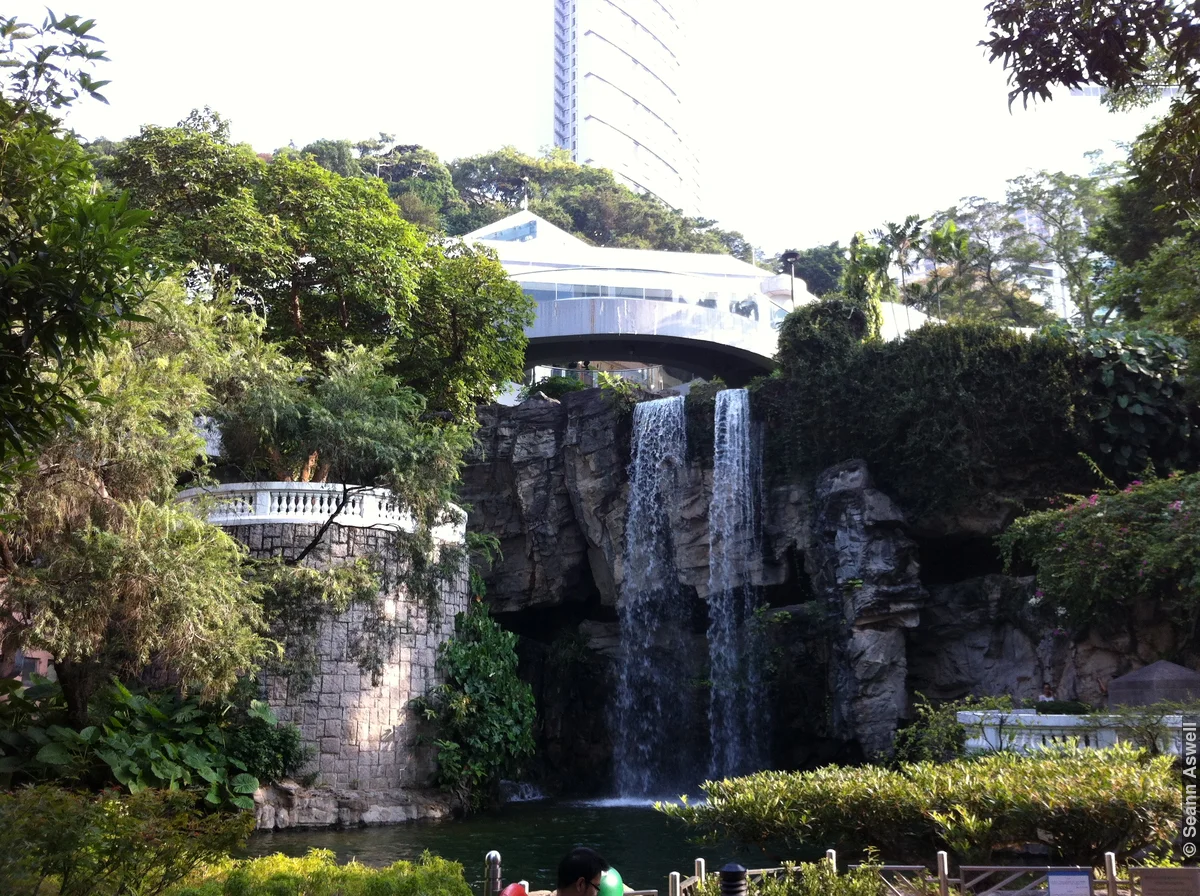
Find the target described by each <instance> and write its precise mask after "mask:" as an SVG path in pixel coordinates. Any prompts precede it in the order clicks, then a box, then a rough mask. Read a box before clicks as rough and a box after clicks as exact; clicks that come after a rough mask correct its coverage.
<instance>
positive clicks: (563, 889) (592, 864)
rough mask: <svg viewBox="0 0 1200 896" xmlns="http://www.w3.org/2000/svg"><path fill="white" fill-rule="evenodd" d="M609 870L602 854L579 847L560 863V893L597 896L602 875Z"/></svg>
mask: <svg viewBox="0 0 1200 896" xmlns="http://www.w3.org/2000/svg"><path fill="white" fill-rule="evenodd" d="M607 870H608V862H606V861H604V857H603V856H601V855H600V853H598V852H596V850H594V849H588V848H587V847H586V846H577V847H576V848H575V849H573V850H571V851H570V852H569V853H567V854H566V856H565V857H564V858H563V860H562V861H561V862H559V863H558V892H559V893H560V894H563V896H566V894H570V896H596V894H597V893H598V892H599V891H600V875H601V874H603V873H604V872H605V871H607Z"/></svg>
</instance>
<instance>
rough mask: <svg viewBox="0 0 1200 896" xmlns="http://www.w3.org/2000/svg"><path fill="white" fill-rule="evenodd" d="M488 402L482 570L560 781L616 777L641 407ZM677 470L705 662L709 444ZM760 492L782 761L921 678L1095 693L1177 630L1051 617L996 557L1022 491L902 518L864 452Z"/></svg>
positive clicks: (881, 713) (863, 746) (476, 487)
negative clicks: (623, 614)
mask: <svg viewBox="0 0 1200 896" xmlns="http://www.w3.org/2000/svg"><path fill="white" fill-rule="evenodd" d="M480 421H481V424H482V425H481V429H480V432H479V442H480V446H481V448H480V450H479V451H478V452H477V453H476V454H475V455H473V456H472V457H471V459H470V463H469V465H468V467H467V469H466V471H465V473H464V477H463V487H462V492H461V493H462V497H463V500H464V502H465V503H467V504H469V505H470V506H471V511H470V519H469V521H468V525H469V527H470V528H472V529H475V530H480V531H486V532H491V533H493V534H495V535H497V536H498V537H499V538H500V541H501V548H502V550H503V554H504V556H503V559H502V560H501V561H498V562H497V563H496V565H495V566H494V567H493V568H492V569H490V570H488V571H487V573H486V576H485V580H486V584H487V589H488V590H487V594H488V601H489V603H490V604H491V606H492V609H493V611H494V612H496V613H497V614H498V616H499V617H500V618H501V620H502V624H504V625H506V626H508V627H509V628H512V629H514V630H516V631H518V632H519V633H520V634H522V635H523V636H524V637H523V639H522V648H521V651H522V674H523V675H524V676H525V677H526V678H527V679H528V680H530V681H532V682H534V684H535V689H536V691H537V695H538V700H539V708H540V710H541V719H542V721H541V723H540V724H541V725H542V729H541V731H540V735H539V746H540V755H541V759H540V761H541V763H542V773H543V777H544V780H545V782H546V783H548V784H549V786H550V787H553V788H564V789H567V790H573V791H575V792H580V793H583V792H589V793H595V792H603V791H604V789H605V787H606V786H607V784H608V779H607V778H606V775H607V774H608V773H609V768H608V764H609V761H610V757H611V751H612V738H613V734H612V732H611V730H609V729H608V728H606V725H607V723H608V722H609V721H610V720H608V719H606V718H605V717H604V716H603V715H602V714H600V713H599V710H600V708H601V707H600V705H599V704H603V703H606V702H607V703H609V704H611V695H612V692H613V689H614V687H615V674H616V673H615V670H616V669H617V667H618V665H619V660H620V657H621V652H622V649H623V646H622V640H621V636H620V632H619V629H618V625H617V621H616V619H617V614H616V607H617V600H618V595H619V594H620V591H621V583H622V581H623V579H624V576H625V570H624V568H623V562H624V561H623V557H622V545H623V543H624V539H625V517H626V510H627V506H628V475H627V467H628V464H629V458H630V436H631V421H630V418H629V415H628V414H627V413H624V412H623V411H622V410H621V409H620V408H619V407H617V406H616V405H615V404H614V403H612V402H610V401H609V400H608V399H607V398H606V396H605V394H604V393H603V392H602V391H600V390H588V391H582V392H576V393H571V394H568V395H566V396H564V397H563V399H562V400H561V401H553V400H550V399H546V398H544V397H535V398H534V399H531V400H529V401H527V402H525V403H524V404H521V405H519V406H517V407H500V406H493V407H489V408H484V409H481V411H480ZM709 425H710V426H711V424H709ZM689 438H692V436H691V435H689ZM709 450H711V448H710V449H709ZM692 453H693V455H695V454H697V453H702V452H697V451H695V450H693V452H692ZM680 473H681V475H680V477H679V482H680V488H679V490H678V492H677V497H676V500H675V501H674V502H673V503H672V505H671V506H670V507H668V508H667V509H668V514H669V518H670V530H671V532H670V539H671V547H672V553H673V570H674V572H673V575H674V576H675V577H676V578H677V580H678V581H677V583H676V584H677V585H678V593H682V594H685V595H686V596H687V600H689V601H690V602H691V605H692V606H693V613H692V617H693V618H692V619H691V621H690V624H689V623H687V622H681V623H678V624H677V625H678V626H679V627H684V628H687V629H688V631H687V632H686V633H685V634H687V636H688V637H691V638H693V639H694V648H689V649H688V651H687V653H688V655H689V657H690V658H691V659H695V660H696V661H697V662H699V663H703V662H704V658H705V646H704V643H703V636H704V632H705V629H706V626H707V608H706V603H705V601H706V599H707V597H708V593H707V592H708V582H709V570H708V561H709V558H708V504H709V500H710V497H711V491H712V470H711V459H705V458H703V457H700V458H695V457H693V459H692V460H690V461H689V463H688V464H687V466H686V467H685V468H684V469H683V470H682V471H680ZM1014 493H1017V492H1014ZM763 500H764V507H763V517H762V535H763V540H762V554H761V558H760V559H759V561H758V562H756V563H755V564H754V565H753V566H752V569H751V580H752V583H753V584H754V585H757V586H761V587H762V588H763V592H762V593H763V594H764V595H765V597H766V600H767V601H768V603H769V605H770V607H771V608H772V614H771V616H770V620H771V621H772V622H773V624H772V625H770V626H769V627H768V628H767V629H766V631H767V634H766V635H765V636H764V638H763V642H764V644H765V645H766V646H767V648H768V649H769V651H770V653H771V659H770V661H769V663H768V665H769V666H770V667H771V674H770V676H769V677H770V679H771V680H770V682H769V683H768V685H767V686H768V687H770V688H771V692H772V694H773V695H774V696H773V703H772V711H771V715H772V724H773V732H774V733H773V747H772V751H773V757H774V763H775V764H776V765H777V766H779V767H784V768H796V767H804V766H808V765H812V764H816V763H820V762H826V761H830V760H833V759H848V758H856V757H870V756H872V755H875V754H877V753H881V752H886V751H887V750H888V749H889V748H890V745H891V742H892V737H893V733H894V731H895V729H896V727H897V725H898V724H902V723H903V721H904V720H905V719H906V718H907V717H908V714H909V711H910V707H911V703H912V699H913V695H914V694H915V693H916V692H918V691H920V692H922V693H924V694H925V695H926V696H928V697H930V698H932V699H952V698H957V697H962V696H966V695H967V694H977V695H983V694H1009V695H1012V696H1014V697H1020V698H1031V697H1034V696H1035V695H1036V694H1037V693H1038V692H1039V691H1040V689H1041V685H1042V683H1043V682H1046V681H1048V682H1050V683H1051V684H1052V686H1053V687H1054V689H1055V691H1056V693H1057V694H1058V695H1059V696H1061V697H1066V698H1078V699H1083V700H1088V701H1093V702H1098V701H1099V699H1100V697H1101V694H1100V685H1101V684H1102V683H1103V682H1106V681H1108V680H1109V679H1111V678H1112V677H1115V676H1116V675H1120V674H1123V673H1124V672H1127V671H1130V670H1131V669H1132V668H1136V667H1138V666H1140V665H1143V664H1145V663H1148V662H1151V661H1153V660H1155V659H1159V658H1162V657H1163V656H1165V655H1169V654H1172V651H1177V649H1178V645H1177V644H1176V643H1175V641H1174V638H1173V636H1172V627H1171V626H1170V624H1169V622H1168V621H1167V620H1162V619H1157V618H1152V617H1145V618H1142V617H1139V618H1134V619H1130V620H1124V621H1121V622H1119V623H1117V622H1115V621H1114V622H1113V624H1112V625H1109V626H1108V628H1106V629H1105V630H1095V631H1078V632H1067V631H1063V630H1061V629H1056V628H1055V627H1054V625H1053V624H1052V623H1047V622H1046V620H1045V619H1044V618H1040V617H1038V616H1037V614H1036V613H1035V612H1034V610H1033V609H1032V608H1031V605H1032V603H1033V601H1032V598H1033V594H1032V589H1033V585H1032V582H1031V580H1029V579H1022V578H1016V577H1012V576H1004V575H999V574H998V571H999V569H1000V563H999V558H998V556H997V555H996V552H995V548H994V545H993V544H992V538H993V536H994V535H996V534H997V533H998V532H999V531H1000V530H1001V529H1002V528H1003V527H1004V526H1005V525H1006V524H1007V522H1008V521H1009V520H1011V518H1012V516H1013V514H1015V513H1016V512H1017V509H1018V505H1017V504H1015V503H1014V502H1012V501H1005V500H1001V499H997V500H995V501H993V502H991V503H987V502H980V503H978V504H977V505H976V506H973V507H970V508H966V509H961V510H959V511H956V512H955V513H953V514H941V515H940V516H936V515H931V514H928V513H927V514H925V515H924V516H923V517H922V518H920V519H917V520H906V519H905V517H904V514H903V513H902V512H901V510H900V508H899V507H898V506H897V505H896V503H895V502H894V501H893V500H892V499H891V498H890V497H889V496H888V495H886V494H884V493H883V492H882V491H880V490H879V489H878V488H876V487H875V485H874V483H873V482H872V479H871V475H870V472H869V470H868V469H867V466H866V464H865V462H863V461H861V460H849V461H847V462H845V463H842V464H838V465H836V466H834V467H831V468H829V469H827V470H825V471H822V472H820V473H818V474H817V475H815V476H814V477H813V478H812V479H810V480H807V481H796V482H788V483H776V484H773V485H772V487H771V488H770V489H768V490H767V491H766V493H765V495H764V499H763ZM914 539H919V540H920V541H919V546H918V542H917V541H915V540H914ZM922 560H925V561H926V564H925V565H926V568H925V571H924V579H923V571H922V563H921V561H922ZM705 678H706V675H705V673H704V670H703V668H698V667H695V666H694V665H693V664H691V663H689V664H686V668H685V664H681V665H680V667H679V673H678V679H679V686H680V688H681V689H687V688H691V689H693V691H694V689H695V688H696V687H697V686H699V687H703V686H704V679H705ZM693 691H689V692H687V693H684V691H683V690H681V692H680V700H684V699H692V698H693V697H695V696H696V693H695V692H693ZM701 696H703V695H702V694H701ZM701 702H703V700H702V701H701ZM701 715H703V713H701ZM706 723H707V720H706V719H698V720H697V724H696V725H694V726H691V727H692V728H693V729H694V736H697V737H703V736H706V730H705V729H706V727H707V724H706Z"/></svg>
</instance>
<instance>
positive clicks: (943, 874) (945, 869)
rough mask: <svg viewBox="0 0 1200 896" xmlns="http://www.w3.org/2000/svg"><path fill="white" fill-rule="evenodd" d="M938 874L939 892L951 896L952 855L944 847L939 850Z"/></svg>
mask: <svg viewBox="0 0 1200 896" xmlns="http://www.w3.org/2000/svg"><path fill="white" fill-rule="evenodd" d="M937 874H938V892H939V893H940V894H941V896H950V856H949V855H948V854H947V853H946V850H944V849H939V850H938V854H937Z"/></svg>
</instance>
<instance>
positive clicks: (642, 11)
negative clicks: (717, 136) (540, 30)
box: [554, 0, 700, 215]
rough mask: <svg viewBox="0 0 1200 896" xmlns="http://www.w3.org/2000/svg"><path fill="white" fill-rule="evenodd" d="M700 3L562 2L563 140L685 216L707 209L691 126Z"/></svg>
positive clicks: (589, 161) (559, 93) (559, 129)
mask: <svg viewBox="0 0 1200 896" xmlns="http://www.w3.org/2000/svg"><path fill="white" fill-rule="evenodd" d="M694 6H695V4H694V0H555V3H554V143H555V145H556V146H560V147H563V148H564V149H568V150H570V152H571V158H573V159H575V161H577V162H580V163H582V164H584V165H595V166H597V167H599V168H608V169H609V170H611V171H612V172H613V174H614V175H616V177H617V179H618V180H619V181H621V182H622V183H625V184H626V185H628V186H630V187H631V188H633V189H635V190H638V191H639V192H646V193H652V194H654V195H655V196H657V197H658V198H660V199H661V200H663V202H665V203H666V204H667V205H669V206H671V207H673V208H678V209H681V210H682V211H683V212H684V213H685V214H691V215H695V214H698V213H699V212H700V188H699V175H698V172H697V162H696V156H695V152H694V150H693V147H692V144H691V142H690V140H691V137H690V130H691V129H690V127H689V126H688V115H689V114H690V111H689V108H688V96H687V94H688V89H689V84H690V80H689V75H688V64H687V57H686V43H687V41H686V32H687V17H688V16H689V15H691V14H693V10H694Z"/></svg>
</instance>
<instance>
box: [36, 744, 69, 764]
mask: <svg viewBox="0 0 1200 896" xmlns="http://www.w3.org/2000/svg"><path fill="white" fill-rule="evenodd" d="M33 758H34V759H36V760H37V761H38V762H44V763H45V764H46V765H71V764H72V763H73V762H74V761H75V757H74V756H72V755H71V751H70V750H68V749H67V748H66V747H64V746H63V745H62V744H46V746H44V747H42V748H41V749H40V750H38V751H37V754H36V755H35V756H34V757H33Z"/></svg>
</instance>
